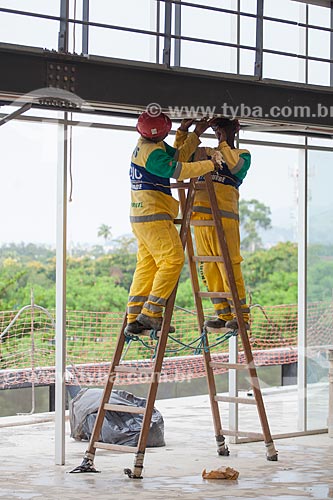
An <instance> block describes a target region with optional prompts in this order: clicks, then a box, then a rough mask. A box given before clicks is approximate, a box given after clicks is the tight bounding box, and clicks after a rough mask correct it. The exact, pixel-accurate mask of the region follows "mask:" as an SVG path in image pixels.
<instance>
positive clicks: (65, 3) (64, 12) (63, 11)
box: [58, 0, 69, 52]
mask: <svg viewBox="0 0 333 500" xmlns="http://www.w3.org/2000/svg"><path fill="white" fill-rule="evenodd" d="M68 26H69V0H61V3H60V26H59V38H58V50H59V52H68Z"/></svg>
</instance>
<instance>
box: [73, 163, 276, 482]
mask: <svg viewBox="0 0 333 500" xmlns="http://www.w3.org/2000/svg"><path fill="white" fill-rule="evenodd" d="M199 186H200V187H199ZM171 187H172V188H177V189H178V193H179V201H180V207H181V212H182V219H181V220H176V221H175V223H180V224H181V228H180V239H181V242H182V245H183V248H185V247H186V248H187V253H188V258H189V266H190V275H191V279H192V286H193V292H194V298H195V304H196V310H197V317H198V326H199V330H200V333H201V332H203V333H204V341H205V342H204V343H205V349H203V357H204V364H205V370H206V376H207V383H208V391H209V398H210V404H211V410H212V416H213V422H214V430H215V438H216V444H217V452H218V454H219V455H225V456H227V455H229V449H228V446H227V445H226V443H225V435H229V436H247V437H249V438H251V437H252V438H254V439H261V440H264V442H265V446H266V457H267V460H270V461H276V460H277V451H276V449H275V446H274V443H273V440H272V436H271V433H270V429H269V424H268V420H267V416H266V411H265V407H264V403H263V399H262V394H261V390H260V386H259V381H258V377H257V371H256V367H255V365H254V361H253V356H252V351H251V345H250V342H249V338H248V335H247V331H246V327H245V323H244V320H243V315H242V312H241V304H240V300H239V297H238V292H237V288H236V283H235V279H234V274H233V269H232V265H231V261H230V257H229V252H228V247H227V243H226V240H225V237H224V232H223V225H222V222H221V216H220V213H219V208H218V203H217V199H216V195H215V189H214V184H213V180H212V176H211V174H210V173H208V174H206V175H205V181H204V182H200V183H198V184H197V179H191V180H190V181H189V182H186V183H184V182H179V183H173V184H171ZM199 188H205V189H207V191H208V194H209V198H210V203H211V210H212V220H208V221H207V220H202V221H198V220H197V221H191V214H192V207H193V202H194V196H195V192H196V189H199ZM185 190H187V196H186V195H185ZM190 224H192V225H205V226H207V225H210V226H215V229H216V233H217V236H218V241H219V244H220V248H221V256H219V257H212V256H194V248H193V242H192V236H191V232H190V231H189V227H190ZM197 262H224V265H225V269H226V273H227V278H228V281H229V286H230V293H225V292H201V291H200V290H199V280H198V274H197V267H196V266H197ZM176 293H177V285H176V287H175V288H174V290H173V292H172V294H171V295H170V297H169V299H168V301H167V304H166V308H165V314H164V319H163V324H162V328H161V330H160V332H158V334H157V336H156V337H157V339H158V340H157V341H158V344H157V348H156V352H155V360H154V364H153V367H152V368H151V369H150V368H140V367H133V366H126V365H125V364H124V363H121V359H122V353H123V350H124V346H125V342H126V336H125V334H124V330H125V326H126V315H125V317H124V321H123V325H122V328H121V331H120V334H119V336H118V339H117V344H116V349H115V352H114V355H113V359H112V361H111V365H110V368H109V372H108V378H107V381H106V384H105V386H104V391H103V395H102V399H101V404H100V407H99V410H98V413H97V417H96V421H95V426H94V429H93V432H92V435H91V438H90V442H89V445H88V448H87V451H86V453H85V456H84V458H83V461H82V463H81V465H80V466H78V467H76V468H75V469H73V470H72V471H71V472H98V471H97V470H96V469H95V466H94V458H95V453H96V449H104V450H111V451H117V452H119V451H123V452H125V453H135V460H134V467H133V471H132V470H131V469H125V470H124V472H125V474H127V475H128V476H129V477H130V478H133V479H141V478H142V469H143V462H144V455H145V450H146V443H147V439H148V433H149V428H150V423H151V418H152V413H153V409H154V404H155V399H156V394H157V389H158V384H159V377H160V374H161V371H162V364H163V359H164V354H165V350H166V346H167V341H168V332H169V327H170V323H171V318H172V313H173V309H174V303H175V298H176ZM204 297H209V298H214V297H219V298H232V300H233V303H234V308H235V314H236V318H237V321H238V325H239V328H238V335H239V337H240V339H241V342H242V345H243V349H244V357H245V360H246V363H244V364H241V363H222V362H215V361H214V362H213V361H212V359H211V354H210V351H209V342H208V335H207V330H206V329H204V311H203V305H202V300H201V299H202V298H204ZM220 367H225V368H227V369H232V370H238V369H239V370H244V369H246V370H248V373H249V378H250V381H251V387H252V390H253V395H254V399H252V398H239V397H227V396H226V397H223V396H218V395H217V392H216V384H215V377H214V368H220ZM124 372H127V373H128V372H129V373H133V372H134V373H143V372H144V373H146V374H147V373H149V374H150V376H151V379H150V387H149V391H148V396H147V403H146V407H145V408H137V407H133V406H124V405H114V404H110V403H109V400H110V396H111V392H112V388H113V385H114V381H115V378H116V375H117V373H124ZM219 401H224V402H231V403H249V404H255V405H256V406H257V410H258V415H259V420H260V423H261V427H262V434H258V433H250V432H240V431H230V430H224V429H222V423H221V417H220V410H219V406H218V402H219ZM107 410H109V411H118V412H127V413H140V414H143V421H142V428H141V432H140V436H139V440H138V445H137V446H136V447H132V446H122V445H116V444H109V443H103V442H100V441H98V439H99V437H100V433H101V429H102V425H103V421H104V416H105V412H106V411H107Z"/></svg>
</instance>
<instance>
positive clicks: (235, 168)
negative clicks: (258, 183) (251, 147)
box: [218, 141, 251, 180]
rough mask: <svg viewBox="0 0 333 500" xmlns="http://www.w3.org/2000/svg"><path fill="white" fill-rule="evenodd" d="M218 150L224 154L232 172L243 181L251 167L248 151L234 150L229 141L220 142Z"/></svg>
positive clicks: (224, 158)
mask: <svg viewBox="0 0 333 500" xmlns="http://www.w3.org/2000/svg"><path fill="white" fill-rule="evenodd" d="M218 150H219V151H220V152H221V153H222V156H223V160H224V161H225V162H226V164H227V166H228V168H229V170H230V172H231V173H232V174H233V175H235V176H236V177H238V178H239V179H241V180H243V179H244V177H245V176H246V174H247V171H248V170H249V168H250V165H251V154H250V152H249V151H248V150H247V149H232V148H231V147H230V146H229V144H228V143H227V141H222V142H220V144H219V145H218Z"/></svg>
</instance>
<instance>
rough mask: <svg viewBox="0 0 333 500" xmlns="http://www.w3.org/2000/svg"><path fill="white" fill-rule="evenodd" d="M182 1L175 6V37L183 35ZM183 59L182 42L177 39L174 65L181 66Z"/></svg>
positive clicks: (178, 1) (178, 0) (179, 0)
mask: <svg viewBox="0 0 333 500" xmlns="http://www.w3.org/2000/svg"><path fill="white" fill-rule="evenodd" d="M181 1H182V0H177V3H176V4H175V35H177V36H181V34H182V6H181ZM180 58H181V40H180V39H177V38H176V39H175V55H174V65H175V66H180Z"/></svg>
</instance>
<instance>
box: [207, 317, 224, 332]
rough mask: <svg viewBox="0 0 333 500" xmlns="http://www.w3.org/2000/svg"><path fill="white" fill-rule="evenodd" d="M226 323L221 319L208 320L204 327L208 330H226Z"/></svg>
mask: <svg viewBox="0 0 333 500" xmlns="http://www.w3.org/2000/svg"><path fill="white" fill-rule="evenodd" d="M225 323H226V322H225V320H224V319H221V318H215V319H207V320H206V321H205V323H204V326H205V327H206V328H214V329H217V330H218V329H219V328H225Z"/></svg>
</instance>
